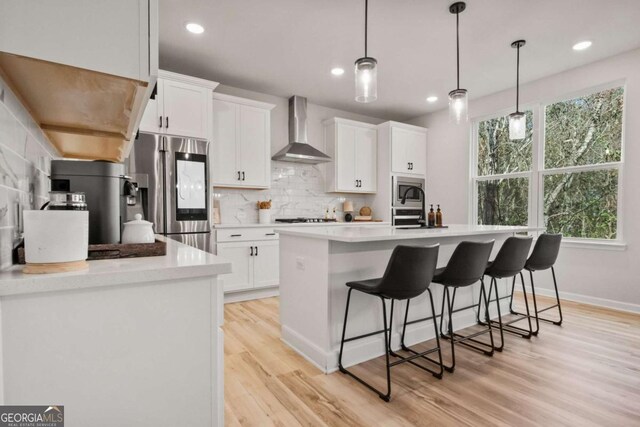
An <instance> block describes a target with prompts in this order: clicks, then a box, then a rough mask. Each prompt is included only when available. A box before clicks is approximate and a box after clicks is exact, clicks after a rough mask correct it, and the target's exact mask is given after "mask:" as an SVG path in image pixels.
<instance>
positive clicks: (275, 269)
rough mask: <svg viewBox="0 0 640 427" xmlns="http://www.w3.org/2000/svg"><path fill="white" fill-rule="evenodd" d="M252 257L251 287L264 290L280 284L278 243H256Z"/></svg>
mask: <svg viewBox="0 0 640 427" xmlns="http://www.w3.org/2000/svg"><path fill="white" fill-rule="evenodd" d="M255 247H256V253H257V254H255V253H254V257H253V287H254V288H264V287H267V286H277V285H279V284H280V255H279V243H278V241H277V240H276V241H271V242H258V243H256V245H255Z"/></svg>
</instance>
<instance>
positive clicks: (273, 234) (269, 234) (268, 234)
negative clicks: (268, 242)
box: [264, 233, 276, 236]
mask: <svg viewBox="0 0 640 427" xmlns="http://www.w3.org/2000/svg"><path fill="white" fill-rule="evenodd" d="M264 235H265V236H275V235H276V233H264Z"/></svg>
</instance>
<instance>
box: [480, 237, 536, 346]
mask: <svg viewBox="0 0 640 427" xmlns="http://www.w3.org/2000/svg"><path fill="white" fill-rule="evenodd" d="M532 241H533V237H531V236H527V237H509V238H508V239H507V240H505V241H504V243H503V244H502V247H501V248H500V251H498V255H496V257H495V259H494V260H493V261H491V262H489V264H487V268H486V270H485V272H484V274H485V276H489V277H491V282H490V283H489V296H488V298H487V299H488V300H489V304H491V295H492V292H493V290H494V289H495V293H496V299H495V301H496V306H497V308H498V320H497V321H495V320H491V319H490V318H489V316H488V310H486V311H485V313H486V316H485V321H484V322H481V321H480V310H478V323H480V324H483V325H484V324H487V323H490V324H491V325H492V326H498V328H499V329H500V345H499V346H497V347H496V350H497V351H502V349H503V348H504V331H506V332H510V333H512V334H515V335H519V336H521V337H522V338H527V339H528V338H531V335H532V334H533V330H532V329H531V316H530V315H529V303H528V302H527V292H526V290H525V287H524V277H523V276H522V269H523V268H524V266H525V263H526V262H527V255H529V249H530V248H531V242H532ZM518 274H519V275H520V280H521V281H522V292H523V294H524V303H525V307H526V309H527V315H526V316H525V317H520V316H519V317H517V318H516V319H514V320H510V321H508V322H503V321H502V313H501V312H500V299H501V298H500V295H499V294H498V280H497V279H505V278H513V282H512V286H511V293H512V294H513V290H514V286H515V282H516V276H518ZM485 292H486V291H485ZM505 298H508V296H506V297H505ZM480 303H481V301H480V302H478V304H480ZM525 319H527V321H528V322H529V329H523V328H520V327H518V326H513V323H516V322H520V321H522V320H525Z"/></svg>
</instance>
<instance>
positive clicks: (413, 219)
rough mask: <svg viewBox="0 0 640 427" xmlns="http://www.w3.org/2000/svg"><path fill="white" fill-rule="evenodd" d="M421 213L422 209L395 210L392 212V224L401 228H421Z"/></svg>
mask: <svg viewBox="0 0 640 427" xmlns="http://www.w3.org/2000/svg"><path fill="white" fill-rule="evenodd" d="M421 212H422V208H418V209H416V208H409V209H401V208H393V209H392V211H391V224H392V225H393V226H394V227H400V228H420V227H422V224H420V223H419V222H418V221H419V220H420V214H421Z"/></svg>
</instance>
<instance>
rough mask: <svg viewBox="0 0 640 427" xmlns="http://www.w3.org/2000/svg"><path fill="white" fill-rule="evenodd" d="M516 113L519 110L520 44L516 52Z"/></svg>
mask: <svg viewBox="0 0 640 427" xmlns="http://www.w3.org/2000/svg"><path fill="white" fill-rule="evenodd" d="M516 55H517V56H516V58H517V59H516V113H519V112H520V44H518V53H517V54H516Z"/></svg>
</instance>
